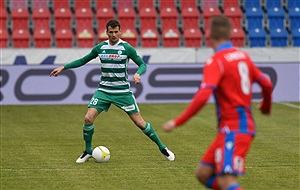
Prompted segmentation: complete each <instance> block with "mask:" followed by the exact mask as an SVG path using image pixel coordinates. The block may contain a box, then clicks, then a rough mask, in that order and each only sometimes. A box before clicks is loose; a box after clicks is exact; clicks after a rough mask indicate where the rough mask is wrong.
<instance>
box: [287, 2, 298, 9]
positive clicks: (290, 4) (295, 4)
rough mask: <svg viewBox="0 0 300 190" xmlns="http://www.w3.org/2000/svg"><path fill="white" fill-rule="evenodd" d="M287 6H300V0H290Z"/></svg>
mask: <svg viewBox="0 0 300 190" xmlns="http://www.w3.org/2000/svg"><path fill="white" fill-rule="evenodd" d="M287 6H288V8H293V7H300V0H288V1H287Z"/></svg>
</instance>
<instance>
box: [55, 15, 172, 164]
mask: <svg viewBox="0 0 300 190" xmlns="http://www.w3.org/2000/svg"><path fill="white" fill-rule="evenodd" d="M106 34H107V36H108V40H106V41H104V42H101V43H100V44H98V45H96V46H95V47H94V48H93V49H92V50H91V52H90V53H89V54H87V55H86V56H84V57H82V58H80V59H77V60H75V61H72V62H70V63H68V64H66V65H64V66H61V67H58V68H56V69H54V70H53V71H52V72H51V73H50V76H55V77H56V76H58V75H59V73H60V72H62V71H63V70H66V69H71V68H76V67H80V66H83V65H85V64H86V63H88V62H89V61H91V60H92V59H95V58H96V57H98V56H99V57H100V61H101V64H100V65H101V68H100V69H101V78H100V79H101V80H100V83H99V85H98V89H97V90H96V91H95V93H94V95H93V97H92V98H91V100H90V102H89V105H88V111H87V113H86V115H85V118H84V125H83V138H84V140H85V143H86V147H85V150H84V152H83V154H82V155H81V156H79V158H78V159H77V160H76V162H77V163H83V162H85V161H86V160H88V159H89V158H90V157H91V156H92V136H93V134H94V121H95V119H96V118H97V116H98V115H99V114H100V113H101V112H102V111H106V112H107V111H108V109H109V107H110V105H111V104H114V105H116V106H117V107H119V108H120V109H122V110H123V111H125V112H126V113H127V114H128V116H129V117H130V118H131V120H132V121H133V122H134V123H135V125H136V126H138V127H139V128H140V129H141V130H142V131H143V132H144V134H145V135H147V136H148V137H149V138H150V139H151V140H152V141H154V142H155V143H156V144H157V146H158V148H159V150H160V151H161V153H162V154H163V155H164V156H165V157H166V158H167V159H168V160H170V161H173V160H175V155H174V154H173V153H172V152H171V151H170V150H169V149H168V148H167V147H166V146H165V145H164V144H163V143H162V142H161V140H160V139H159V137H158V136H157V134H156V132H155V130H154V128H153V127H152V126H151V124H150V123H148V122H146V121H144V119H143V118H142V116H141V114H140V110H139V108H138V105H137V103H136V99H135V97H134V95H133V93H132V91H131V90H130V84H129V81H128V73H127V67H128V66H127V65H128V62H129V59H132V60H133V61H134V62H135V63H136V64H137V65H138V66H139V67H138V69H137V72H136V73H135V74H134V76H133V81H134V83H135V84H139V83H140V81H141V78H140V75H141V74H143V73H144V72H145V71H146V64H145V62H144V61H143V60H142V59H141V57H140V56H138V55H137V53H136V50H135V49H134V48H133V47H132V46H131V45H129V44H128V43H127V42H125V41H123V40H121V39H120V35H121V26H120V23H119V22H118V21H117V20H114V19H112V20H109V21H108V22H107V24H106Z"/></svg>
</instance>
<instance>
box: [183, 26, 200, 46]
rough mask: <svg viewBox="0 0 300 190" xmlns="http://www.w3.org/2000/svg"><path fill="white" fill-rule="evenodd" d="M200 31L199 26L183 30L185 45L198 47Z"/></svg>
mask: <svg viewBox="0 0 300 190" xmlns="http://www.w3.org/2000/svg"><path fill="white" fill-rule="evenodd" d="M201 39H202V33H201V31H200V30H199V28H197V27H195V28H188V29H185V30H184V41H185V46H186V47H200V46H201Z"/></svg>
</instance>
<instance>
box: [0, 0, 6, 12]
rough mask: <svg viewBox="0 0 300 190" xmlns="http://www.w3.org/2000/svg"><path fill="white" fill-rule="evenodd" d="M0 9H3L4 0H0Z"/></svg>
mask: <svg viewBox="0 0 300 190" xmlns="http://www.w3.org/2000/svg"><path fill="white" fill-rule="evenodd" d="M0 9H1V10H2V9H5V1H4V0H0Z"/></svg>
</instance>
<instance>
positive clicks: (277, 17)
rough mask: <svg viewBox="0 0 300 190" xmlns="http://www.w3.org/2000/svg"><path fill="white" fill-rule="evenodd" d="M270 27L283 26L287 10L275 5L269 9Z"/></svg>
mask: <svg viewBox="0 0 300 190" xmlns="http://www.w3.org/2000/svg"><path fill="white" fill-rule="evenodd" d="M267 11H268V19H269V29H270V30H271V29H276V28H283V27H284V17H285V12H284V10H283V8H281V7H273V8H269V9H268V10H267Z"/></svg>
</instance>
